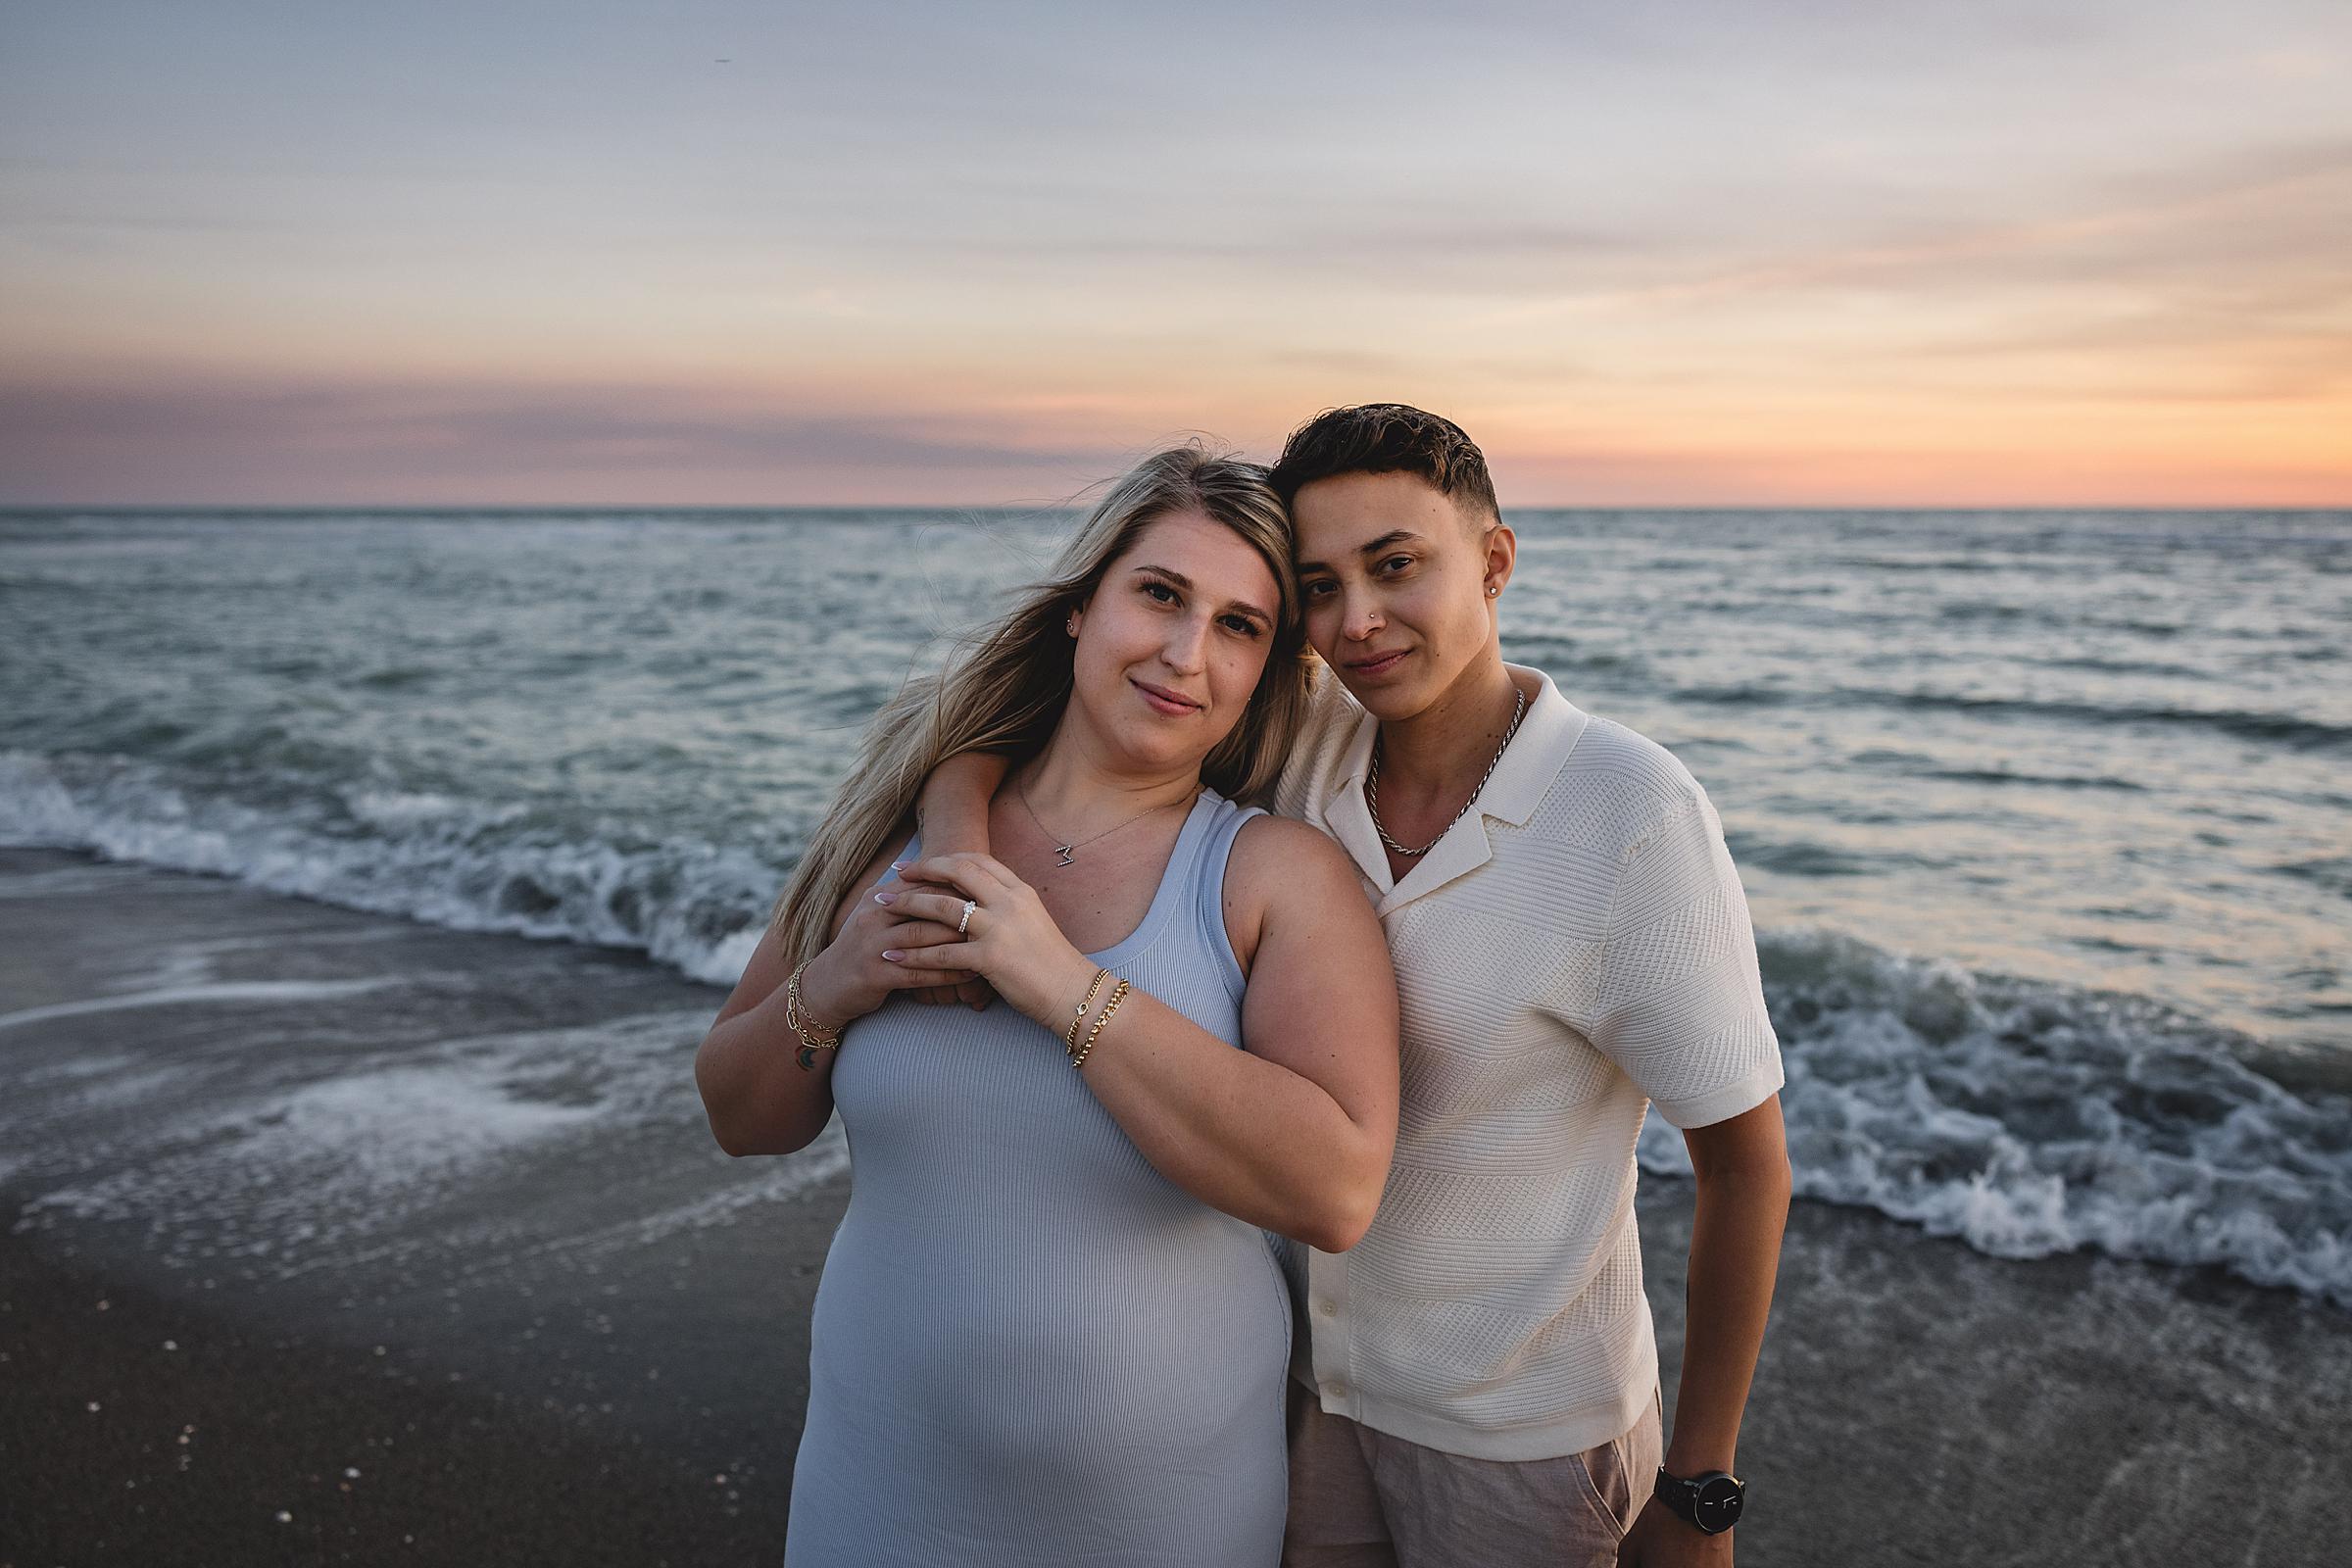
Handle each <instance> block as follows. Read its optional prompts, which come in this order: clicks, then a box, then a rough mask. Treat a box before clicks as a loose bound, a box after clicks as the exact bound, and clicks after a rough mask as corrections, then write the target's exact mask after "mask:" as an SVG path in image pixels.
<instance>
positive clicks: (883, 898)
mask: <svg viewBox="0 0 2352 1568" xmlns="http://www.w3.org/2000/svg"><path fill="white" fill-rule="evenodd" d="M897 897H898V895H897V894H896V893H877V894H875V895H874V902H875V903H876V904H888V903H890V901H891V900H893V899H895V898H897Z"/></svg>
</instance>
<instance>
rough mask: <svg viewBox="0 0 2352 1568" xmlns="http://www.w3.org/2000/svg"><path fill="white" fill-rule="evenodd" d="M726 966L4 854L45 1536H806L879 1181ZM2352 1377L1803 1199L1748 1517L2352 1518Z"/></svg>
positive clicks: (351, 1558)
mask: <svg viewBox="0 0 2352 1568" xmlns="http://www.w3.org/2000/svg"><path fill="white" fill-rule="evenodd" d="M719 1000H720V998H719V993H717V992H715V991H713V990H712V989H711V988H710V987H707V986H701V985H696V984H693V983H691V982H688V981H685V980H683V979H681V978H679V977H678V976H676V975H675V974H672V973H669V972H667V971H663V970H661V969H658V968H656V967H654V966H653V965H651V964H649V963H647V962H645V961H644V960H643V959H642V958H641V957H639V956H635V955H632V954H627V953H620V952H607V951H597V950H589V949H583V948H580V947H577V946H574V945H569V944H564V943H553V942H550V943H538V942H530V941H525V940H522V939H518V938H512V937H498V936H476V935H466V934H463V933H456V932H449V931H442V930H436V929H433V928H429V927H424V926H418V925H414V924H411V923H409V922H405V921H399V920H391V919H385V918H381V917H378V916H373V915H368V914H361V913H355V912H352V911H348V910H341V909H334V908H328V907H322V906H318V905H313V904H308V903H305V902H302V901H298V900H293V899H286V898H281V897H278V896H275V895H271V894H266V893H260V892H256V891H253V890H250V889H245V888H242V887H238V886H235V885H232V884H229V883H225V882H221V881H218V880H215V879H211V878H203V877H188V876H177V875H172V874H170V873H164V872H157V871H152V870H147V869H143V868H139V867H135V866H123V865H111V864H105V863H102V862H97V861H94V860H92V859H90V858H87V857H83V856H77V855H69V854H62V853H51V852H34V851H0V1130H5V1134H6V1140H5V1141H4V1142H0V1218H5V1220H6V1223H5V1224H4V1225H0V1303H4V1306H0V1357H5V1358H4V1359H0V1478H4V1488H0V1568H31V1565H34V1564H52V1563H57V1564H67V1563H83V1562H106V1561H131V1562H139V1563H178V1562H189V1563H207V1564H211V1563H237V1564H245V1563H276V1562H289V1563H312V1562H319V1563H326V1562H332V1563H372V1562H378V1561H382V1562H404V1563H416V1562H452V1563H476V1562H497V1563H502V1564H515V1565H528V1564H535V1563H541V1562H545V1563H551V1564H553V1563H565V1564H577V1563H601V1562H616V1563H617V1562H631V1563H649V1564H650V1563H662V1562H668V1563H680V1564H683V1563H696V1564H702V1563H773V1562H775V1561H776V1560H778V1558H779V1557H780V1555H781V1548H782V1541H783V1526H784V1513H785V1499H786V1495H787V1492H788V1488H789V1485H790V1462H791V1455H792V1452H793V1448H794V1446H795V1444H796V1443H797V1440H798V1434H799V1426H800V1409H801V1403H802V1401H803V1399H804V1398H805V1397H806V1386H805V1379H806V1366H807V1361H806V1357H807V1333H808V1305H809V1296H810V1294H811V1292H812V1291H813V1288H814V1283H815V1274H816V1270H817V1267H818V1265H819V1264H820V1263H821V1261H822V1257H823V1250H824V1246H825V1241H826V1238H827V1237H828V1236H829V1234H830V1231H831V1227H832V1225H833V1223H834V1221H835V1220H836V1219H837V1218H838V1215H839V1212H840V1207H841V1204H842V1202H843V1201H845V1199H846V1195H847V1176H846V1170H845V1166H844V1162H843V1160H842V1158H841V1156H840V1152H839V1150H838V1148H837V1147H820V1148H819V1149H816V1150H813V1151H809V1152H804V1153H803V1154H801V1155H797V1156H793V1157H792V1158H790V1159H787V1160H746V1161H732V1160H729V1159H727V1158H726V1156H724V1155H723V1154H721V1153H719V1152H718V1151H717V1150H716V1149H715V1148H713V1147H711V1145H710V1143H709V1139H708V1135H707V1133H706V1132H705V1131H704V1129H703V1126H702V1118H701V1111H700V1107H699V1104H698V1103H697V1102H696V1101H695V1097H694V1092H693V1087H692V1082H691V1078H690V1064H691V1056H692V1052H693V1048H694V1044H695V1042H696V1041H697V1040H699V1038H700V1036H701V1033H702V1030H703V1029H704V1028H705V1027H707V1025H708V1022H709V1020H710V1017H711V1014H712V1013H714V1012H715V1010H716V1007H717V1004H718V1001H719ZM1688 1196H1689V1195H1688V1190H1687V1189H1685V1188H1683V1187H1682V1186H1681V1185H1680V1184H1677V1183H1674V1182H1671V1181H1661V1180H1656V1179H1649V1180H1645V1181H1644V1183H1643V1188H1642V1226H1643V1236H1644V1247H1645V1255H1646V1259H1647V1266H1648V1269H1649V1283H1650V1295H1651V1299H1652V1301H1653V1304H1654V1305H1655V1307H1656V1309H1657V1313H1658V1319H1659V1335H1660V1342H1661V1348H1662V1351H1663V1353H1664V1355H1665V1357H1666V1362H1667V1365H1666V1379H1667V1381H1666V1390H1667V1394H1668V1397H1669V1402H1670V1403H1671V1398H1672V1395H1673V1392H1674V1383H1673V1378H1674V1375H1675V1361H1676V1356H1677V1353H1678V1351H1679V1347H1680V1340H1681V1323H1682V1302H1681V1292H1682V1264H1681V1253H1682V1249H1683V1248H1684V1246H1685V1245H1687V1240H1688V1217H1687V1216H1688ZM101 1302H103V1303H104V1305H103V1306H102V1305H101V1304H100V1303H101ZM167 1341H168V1342H170V1348H167V1345H166V1342H167ZM93 1404H94V1405H95V1406H96V1407H97V1408H95V1409H92V1408H91V1406H92V1405H93ZM2347 1410H2352V1315H2347V1314H2345V1313H2343V1312H2341V1311H2338V1310H2335V1309H2333V1308H2329V1307H2327V1306H2325V1305H2321V1304H2318V1303H2315V1302H2311V1301H2308V1300H2306V1299H2302V1298H2299V1297H2296V1296H2293V1295H2291V1294H2288V1293H2285V1292H2281V1291H2271V1290H2263V1289H2259V1288H2256V1287H2252V1286H2247V1285H2244V1284H2242V1283H2239V1282H2237V1281H2234V1280H2232V1279H2229V1278H2228V1277H2226V1276H2223V1275H2220V1274H2218V1273H2210V1272H2183V1271H2180V1270H2174V1269H2166V1268H2154V1267H2148V1266H2144V1265H2140V1264H2135V1263H2131V1262H2124V1261H2118V1260H2114V1259H2107V1258H2101V1257H2097V1256H2093V1255H2078V1256H2071V1257H2061V1258H2051V1259H2042V1260H2036V1261H2032V1262H2012V1261H2005V1260H2000V1259H1994V1258H1989V1257H1985V1256H1983V1255H1981V1254H1978V1253H1975V1252H1972V1251H1969V1250H1966V1249H1964V1248H1961V1247H1959V1246H1957V1245H1955V1244H1952V1243H1948V1242H1944V1241H1939V1240H1936V1239H1933V1238H1929V1237H1926V1236H1923V1235H1922V1234H1920V1233H1919V1232H1918V1231H1916V1230H1915V1229H1913V1228H1911V1227H1909V1226H1905V1225H1902V1224H1899V1223H1896V1222H1894V1221H1891V1220H1887V1219H1886V1218H1884V1217H1882V1216H1879V1215H1876V1214H1872V1213H1868V1212H1864V1211H1860V1210H1851V1209H1839V1208H1832V1207H1828V1206H1824V1205H1819V1204H1813V1203H1800V1204H1798V1205H1797V1206H1796V1208H1795V1210H1794V1211H1793V1213H1792V1215H1791V1220H1790V1226H1789V1244H1788V1248H1787V1250H1786V1254H1785V1257H1784V1263H1783V1274H1782V1285H1781V1291H1780V1296H1779V1299H1778V1302H1777V1305H1776V1308H1775V1321H1774V1326H1773V1330H1772V1334H1771V1337H1770V1339H1769V1341H1768V1343H1767V1346H1766V1351H1765V1358H1764V1361H1763V1364H1762V1365H1761V1367H1760V1368H1759V1372H1758V1377H1757V1386H1756V1391H1755V1395H1754V1398H1753V1401H1752V1403H1751V1406H1750V1411H1749V1417H1748V1421H1747V1425H1746V1427H1745V1429H1744V1432H1743V1434H1742V1442H1741V1467H1742V1469H1743V1471H1744V1473H1745V1474H1746V1475H1747V1477H1748V1479H1749V1481H1750V1483H1751V1487H1752V1489H1753V1490H1752V1496H1753V1502H1752V1508H1753V1513H1752V1516H1751V1520H1750V1523H1749V1524H1747V1525H1744V1526H1742V1527H1741V1529H1740V1533H1739V1555H1740V1561H1741V1562H1742V1563H1744V1564H1748V1565H1750V1568H1754V1565H1759V1564H1761V1565H1766V1568H1770V1565H1775V1564H1824V1563H1827V1564H1843V1563H1857V1564H1859V1563H1871V1564H1876V1563H1937V1564H1977V1563H1983V1564H1993V1563H2053V1564H2057V1563H2065V1564H2078V1563H2115V1564H2126V1563H2130V1564H2142V1563H2162V1564H2169V1563H2219V1562H2227V1563H2254V1564H2302V1563H2321V1562H2332V1561H2334V1560H2337V1557H2338V1554H2339V1550H2340V1546H2341V1544H2342V1542H2343V1540H2344V1539H2346V1535H2347V1531H2352V1489H2346V1488H2345V1487H2344V1485H2343V1483H2342V1481H2341V1478H2342V1477H2343V1476H2344V1475H2347V1474H2352V1424H2347V1422H2346V1420H2345V1413H2346V1411H2347ZM182 1438H185V1439H187V1441H186V1442H185V1443H182V1442H181V1441H180V1440H181V1439H182ZM351 1470H357V1471H358V1472H359V1474H358V1475H357V1476H352V1475H349V1474H348V1473H347V1472H348V1471H351ZM281 1514H282V1515H283V1516H284V1517H281Z"/></svg>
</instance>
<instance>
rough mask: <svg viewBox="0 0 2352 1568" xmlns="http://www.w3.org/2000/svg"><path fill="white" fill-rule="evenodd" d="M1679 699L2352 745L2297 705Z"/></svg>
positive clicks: (1774, 693)
mask: <svg viewBox="0 0 2352 1568" xmlns="http://www.w3.org/2000/svg"><path fill="white" fill-rule="evenodd" d="M1669 695H1670V696H1671V697H1672V698H1673V699H1674V700H1675V701H1677V702H1685V703H1703V704H1706V705H1709V706H1711V707H1723V708H1805V707H1832V708H1887V709H1894V710H1898V711H1908V712H1921V711H1943V712H1955V713H1970V714H1983V715H1985V716H1989V717H2012V716H2013V717H2020V718H2046V719H2059V720H2064V721H2066V722H2069V723H2078V724H2100V725H2131V724H2151V725H2167V726H2176V727H2181V728H2192V729H2206V730H2212V731H2215V732H2217V733H2220V734H2225V735H2232V736H2236V737H2238V738H2240V739H2244V740H2261V741H2272V742H2276V743H2278V745H2281V746H2284V747H2287V748H2288V749H2289V750H2292V751H2299V752H2329V753H2332V752H2352V725H2345V724H2331V723H2328V722H2327V721H2325V720H2322V719H2312V718H2304V717H2302V716H2301V715H2300V714H2296V713H2281V712H2271V711H2261V710H2249V709H2235V708H2181V707H2178V706H2172V705H2164V704H2134V703H2122V704H2116V705H2113V706H2109V705H2105V704H2100V703H2086V702H2069V701H2065V700H2063V699H2047V698H2032V697H1975V696H1969V695H1967V694H1964V693H1960V692H1936V691H1920V690H1914V691H1878V690H1872V689H1870V688H1867V687H1851V686H1841V687H1836V688H1833V689H1830V690H1827V691H1806V690H1803V689H1801V688H1797V687H1788V686H1758V685H1754V684H1752V683H1739V684H1733V685H1707V686H1686V687H1683V688H1680V689H1678V690H1676V691H1674V692H1672V693H1670V694H1669Z"/></svg>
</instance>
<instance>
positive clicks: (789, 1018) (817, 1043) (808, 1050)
mask: <svg viewBox="0 0 2352 1568" xmlns="http://www.w3.org/2000/svg"><path fill="white" fill-rule="evenodd" d="M809 961H810V960H809V959H807V958H803V959H802V960H801V967H800V969H795V970H793V971H792V978H791V979H789V980H787V981H785V982H784V1021H785V1023H787V1024H789V1025H790V1026H791V1027H792V1032H793V1033H794V1034H796V1035H798V1036H800V1039H801V1049H800V1050H798V1051H796V1052H794V1053H793V1054H792V1059H793V1060H795V1061H797V1062H799V1063H800V1064H801V1071H803V1072H814V1071H816V1054H817V1053H818V1052H820V1051H839V1050H840V1049H841V1031H840V1030H838V1029H828V1028H826V1027H825V1026H824V1025H823V1024H821V1023H818V1022H817V1021H816V1019H815V1017H814V1016H813V1015H811V1014H810V1013H809V1009H808V1008H807V1007H806V1006H804V1005H802V1004H801V969H806V968H808V967H809Z"/></svg>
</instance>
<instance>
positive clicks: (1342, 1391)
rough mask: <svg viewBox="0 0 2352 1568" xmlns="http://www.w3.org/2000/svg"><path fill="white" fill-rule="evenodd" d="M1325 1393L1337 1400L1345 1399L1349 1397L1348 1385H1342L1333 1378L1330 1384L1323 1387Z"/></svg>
mask: <svg viewBox="0 0 2352 1568" xmlns="http://www.w3.org/2000/svg"><path fill="white" fill-rule="evenodd" d="M1323 1392H1324V1393H1325V1394H1328V1395H1329V1396H1331V1397H1333V1398H1335V1399H1345V1398H1346V1397H1348V1385H1347V1384H1345V1383H1342V1382H1341V1381H1340V1380H1339V1379H1338V1378H1333V1379H1332V1380H1331V1381H1330V1382H1329V1383H1326V1384H1324V1385H1323Z"/></svg>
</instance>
